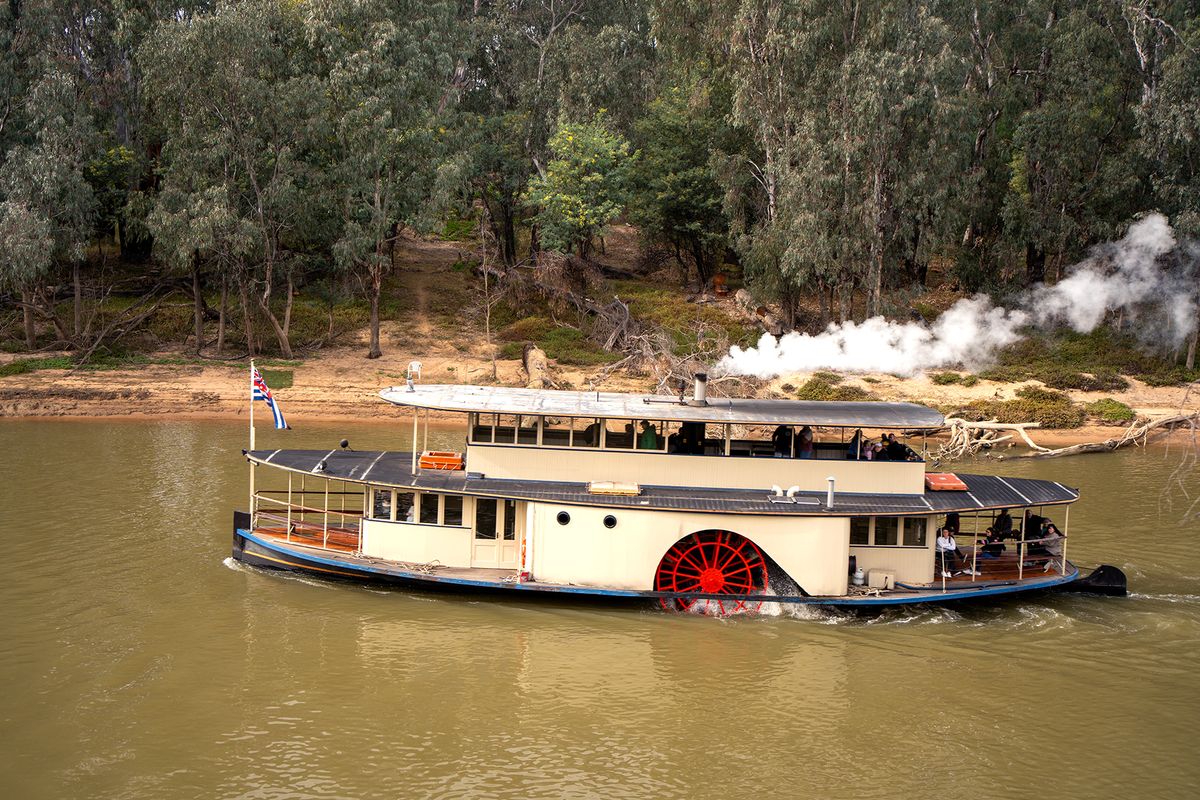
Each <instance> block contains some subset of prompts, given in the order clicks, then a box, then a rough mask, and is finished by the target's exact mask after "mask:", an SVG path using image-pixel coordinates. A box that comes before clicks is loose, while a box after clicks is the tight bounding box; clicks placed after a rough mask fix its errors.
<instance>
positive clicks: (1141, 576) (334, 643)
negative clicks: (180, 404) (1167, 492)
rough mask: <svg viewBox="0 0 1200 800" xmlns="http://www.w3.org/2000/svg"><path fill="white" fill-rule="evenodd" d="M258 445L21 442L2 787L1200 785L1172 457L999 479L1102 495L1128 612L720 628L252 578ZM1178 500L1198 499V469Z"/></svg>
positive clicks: (510, 789) (1098, 609)
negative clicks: (249, 465)
mask: <svg viewBox="0 0 1200 800" xmlns="http://www.w3.org/2000/svg"><path fill="white" fill-rule="evenodd" d="M376 427H377V426H358V427H354V426H346V425H325V426H305V428H304V429H303V430H300V431H293V432H286V433H274V432H269V433H267V432H260V436H261V438H262V439H263V443H262V444H263V446H281V445H282V444H287V445H288V446H307V447H322V446H327V447H332V446H334V445H335V444H336V442H337V440H338V439H340V438H342V436H348V437H349V438H350V440H351V442H352V444H353V446H356V447H363V448H365V447H367V446H368V445H371V446H375V445H376V444H377V443H380V444H383V445H386V446H391V447H402V446H403V445H404V442H405V435H404V430H403V426H402V425H400V426H396V427H393V428H389V429H383V430H377V429H376ZM284 437H286V438H284ZM244 438H245V432H244V431H243V430H242V428H241V426H240V425H225V424H217V423H179V424H171V423H161V422H155V423H146V422H139V423H132V422H118V423H86V424H84V423H66V422H57V423H55V422H7V423H3V424H0V444H3V451H4V452H5V453H6V455H7V464H6V469H5V478H4V501H5V502H4V503H3V504H0V530H3V531H4V533H5V534H6V536H7V539H8V545H9V546H8V548H6V554H7V559H6V561H7V566H8V569H7V570H6V576H5V582H4V584H3V588H2V589H0V593H2V595H0V596H2V599H3V602H4V616H3V618H2V622H0V626H2V627H0V680H3V682H4V685H5V686H6V687H8V691H6V692H5V693H4V694H3V696H2V697H0V721H2V722H3V727H2V728H0V789H3V790H4V794H5V796H9V797H22V798H24V797H29V798H42V797H45V798H51V797H54V798H57V797H63V796H70V797H84V796H87V797H94V796H104V797H127V798H158V797H163V796H177V797H193V796H194V797H255V798H270V797H363V796H381V795H386V796H404V797H408V796H415V797H424V796H431V797H473V796H489V797H490V796H497V797H518V796H519V797H597V798H599V797H614V796H619V797H627V796H631V797H691V796H695V795H712V796H746V795H749V796H756V795H762V796H768V797H797V796H818V797H885V796H886V797H895V796H931V795H944V796H951V797H960V796H967V795H970V796H973V797H982V798H987V797H1035V796H1036V797H1042V796H1054V797H1097V796H1111V795H1115V794H1118V793H1120V794H1127V793H1130V791H1131V790H1133V789H1135V788H1136V791H1137V793H1138V794H1139V795H1140V796H1172V797H1174V796H1185V795H1188V794H1191V793H1193V792H1194V790H1195V786H1196V785H1197V782H1198V781H1200V763H1198V761H1197V759H1196V758H1195V757H1194V752H1193V750H1194V746H1193V744H1192V742H1194V741H1195V738H1196V736H1197V734H1198V733H1200V689H1198V688H1197V681H1196V679H1195V675H1196V674H1197V668H1198V667H1200V648H1198V647H1197V645H1198V644H1200V556H1198V555H1197V550H1196V547H1195V543H1194V542H1193V534H1194V532H1195V530H1196V524H1195V521H1191V522H1187V521H1185V520H1183V519H1182V518H1181V517H1182V514H1183V512H1184V509H1185V508H1186V506H1187V503H1186V502H1183V500H1182V495H1180V494H1176V498H1178V501H1177V502H1175V503H1174V504H1173V505H1172V504H1169V503H1166V502H1164V497H1162V496H1161V487H1162V485H1163V484H1165V483H1167V482H1168V480H1169V479H1170V478H1171V475H1172V473H1173V472H1174V471H1175V468H1176V467H1177V466H1178V464H1179V457H1180V456H1179V453H1178V452H1168V453H1164V452H1163V451H1154V450H1151V451H1146V452H1141V451H1130V452H1123V453H1118V454H1110V455H1103V456H1093V457H1083V458H1077V459H1074V460H1070V459H1068V460H1064V461H1057V462H1027V463H1010V464H1004V465H995V464H991V463H983V464H979V465H977V469H979V470H981V471H1004V472H1008V473H1012V474H1018V475H1027V476H1033V477H1053V478H1054V479H1055V480H1059V481H1061V482H1062V483H1065V484H1068V485H1072V486H1079V487H1081V488H1082V489H1083V492H1084V501H1083V503H1081V504H1080V505H1078V506H1077V507H1076V508H1075V509H1073V510H1072V513H1071V539H1070V550H1069V555H1070V556H1071V557H1072V558H1073V559H1078V560H1079V561H1080V562H1081V563H1084V564H1095V563H1099V562H1101V561H1107V562H1109V563H1114V564H1116V565H1118V566H1120V567H1121V568H1122V569H1124V570H1125V571H1126V572H1127V573H1128V574H1129V576H1130V579H1131V585H1132V589H1133V594H1132V596H1131V597H1130V598H1128V599H1126V600H1104V599H1097V598H1088V597H1077V596H1070V595H1062V596H1046V597H1041V598H1036V599H1026V600H1020V601H1008V602H1005V603H1000V604H997V605H991V606H983V607H977V608H976V607H968V608H961V609H953V610H946V609H937V608H921V609H911V610H905V609H893V610H888V611H884V612H883V613H879V614H875V615H870V616H854V615H850V614H847V613H844V612H838V611H831V610H820V609H808V608H791V607H783V608H781V609H780V610H779V612H778V615H777V616H773V617H767V618H758V619H745V618H739V619H733V620H712V619H701V618H693V617H688V616H672V615H663V614H658V613H653V612H643V611H631V610H623V609H613V608H592V607H589V606H586V605H579V604H573V605H569V606H564V605H559V604H557V603H554V602H535V601H531V600H526V601H523V602H511V603H494V602H488V601H487V600H481V599H478V598H473V599H472V598H462V597H453V596H441V595H425V594H416V593H406V592H398V591H381V590H378V589H367V588H363V587H358V586H353V585H348V584H337V583H328V582H324V581H318V580H313V579H309V578H302V577H296V576H285V575H282V574H280V573H274V572H268V571H261V570H256V569H252V568H247V567H245V566H242V565H238V564H234V563H233V562H232V561H229V560H228V555H229V554H228V550H229V538H230V536H229V521H230V511H231V510H232V509H233V508H234V507H235V506H239V505H242V504H244V496H245V492H246V484H245V479H246V469H245V466H244V463H243V462H242V460H241V459H240V457H239V456H238V450H240V448H241V447H244V446H245V444H244ZM460 438H461V434H459V433H457V432H444V433H441V434H439V436H438V440H437V441H431V446H437V447H449V448H454V446H455V442H456V440H458V439H460ZM1175 480H1176V481H1182V484H1179V483H1176V484H1175V489H1176V492H1178V491H1180V486H1182V490H1186V491H1188V492H1190V493H1191V494H1192V496H1193V497H1195V496H1197V492H1200V478H1198V477H1197V475H1196V474H1195V471H1194V470H1192V471H1191V472H1190V474H1187V475H1184V476H1182V477H1180V476H1178V475H1176V476H1175Z"/></svg>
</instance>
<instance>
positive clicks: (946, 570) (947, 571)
mask: <svg viewBox="0 0 1200 800" xmlns="http://www.w3.org/2000/svg"><path fill="white" fill-rule="evenodd" d="M937 558H938V562H937V564H935V567H940V568H941V572H942V577H943V578H953V577H954V574H955V573H954V570H955V569H958V570H959V571H960V572H962V573H963V574H964V575H978V574H979V573H978V572H976V571H975V570H972V569H971V567H970V566H968V565H967V557H966V556H964V555H963V554H962V551H961V550H959V549H958V543H957V542H955V541H954V535H953V534H952V533H951V532H950V530H949V529H948V528H941V529H939V530H938V538H937Z"/></svg>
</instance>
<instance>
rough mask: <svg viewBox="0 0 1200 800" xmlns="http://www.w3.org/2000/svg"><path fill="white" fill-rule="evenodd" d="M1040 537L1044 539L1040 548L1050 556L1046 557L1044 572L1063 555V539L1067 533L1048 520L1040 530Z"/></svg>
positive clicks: (1052, 566)
mask: <svg viewBox="0 0 1200 800" xmlns="http://www.w3.org/2000/svg"><path fill="white" fill-rule="evenodd" d="M1042 538H1043V539H1045V540H1046V541H1044V542H1042V549H1043V550H1045V553H1046V555H1048V556H1051V558H1048V559H1046V567H1045V570H1044V571H1045V572H1049V571H1050V570H1052V569H1053V568H1054V564H1055V562H1056V561H1057V560H1058V559H1061V558H1062V557H1063V539H1065V538H1067V535H1066V534H1065V533H1063V532H1062V531H1060V530H1059V529H1058V526H1057V525H1055V524H1054V523H1053V522H1050V521H1049V520H1047V521H1046V527H1045V529H1044V530H1043V531H1042Z"/></svg>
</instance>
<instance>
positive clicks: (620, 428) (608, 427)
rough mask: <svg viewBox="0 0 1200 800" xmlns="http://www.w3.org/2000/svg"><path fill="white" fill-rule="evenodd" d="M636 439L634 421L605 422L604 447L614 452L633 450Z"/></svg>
mask: <svg viewBox="0 0 1200 800" xmlns="http://www.w3.org/2000/svg"><path fill="white" fill-rule="evenodd" d="M635 438H636V434H635V428H634V424H633V420H631V419H609V420H605V421H604V446H605V447H606V448H609V449H612V450H632V449H633V442H634V439H635Z"/></svg>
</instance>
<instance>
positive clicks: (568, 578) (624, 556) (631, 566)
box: [531, 503, 850, 595]
mask: <svg viewBox="0 0 1200 800" xmlns="http://www.w3.org/2000/svg"><path fill="white" fill-rule="evenodd" d="M560 511H565V512H567V513H568V514H570V515H571V521H570V523H569V524H567V525H560V524H559V523H558V522H557V520H556V517H557V515H558V513H559V512H560ZM531 513H532V516H533V531H534V534H533V537H532V539H533V544H532V550H533V560H532V568H533V576H534V578H535V579H536V580H538V581H544V582H547V583H565V584H574V585H579V586H595V587H601V588H620V589H637V590H649V589H653V588H654V575H655V572H656V570H657V569H658V564H659V561H661V560H662V557H663V555H664V554H665V553H666V552H667V550H668V549H669V548H670V547H671V545H673V544H674V543H675V542H677V541H678V540H680V539H682V538H683V537H684V536H687V535H688V534H691V533H696V532H699V531H704V530H714V529H715V530H729V531H734V532H736V533H738V534H741V535H742V536H745V537H746V538H748V539H750V540H751V541H753V542H754V543H755V544H757V545H758V546H759V548H760V549H761V550H762V551H763V552H764V553H766V554H767V555H769V556H770V557H771V558H773V559H774V560H775V562H776V563H777V564H779V566H780V567H782V568H783V569H784V571H786V572H787V573H788V574H789V575H791V576H792V577H793V578H794V579H795V580H796V582H797V583H799V584H800V585H801V586H802V587H804V589H805V591H807V592H809V593H810V594H814V595H841V594H845V592H846V584H847V569H846V568H847V557H848V552H849V543H850V522H849V519H848V518H846V517H783V516H774V515H772V516H752V515H716V514H698V513H691V512H671V511H649V510H645V511H641V510H636V509H603V508H588V507H580V506H574V507H573V506H562V505H555V504H542V503H537V504H533V511H532V512H531ZM608 514H612V515H613V516H614V517H616V519H617V525H616V527H614V528H606V527H604V523H603V520H604V517H605V516H606V515H608Z"/></svg>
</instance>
